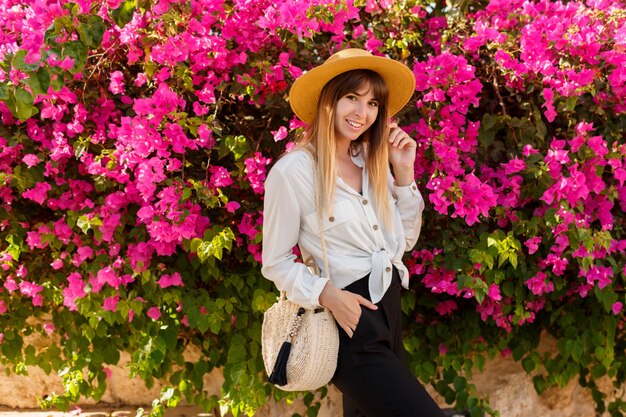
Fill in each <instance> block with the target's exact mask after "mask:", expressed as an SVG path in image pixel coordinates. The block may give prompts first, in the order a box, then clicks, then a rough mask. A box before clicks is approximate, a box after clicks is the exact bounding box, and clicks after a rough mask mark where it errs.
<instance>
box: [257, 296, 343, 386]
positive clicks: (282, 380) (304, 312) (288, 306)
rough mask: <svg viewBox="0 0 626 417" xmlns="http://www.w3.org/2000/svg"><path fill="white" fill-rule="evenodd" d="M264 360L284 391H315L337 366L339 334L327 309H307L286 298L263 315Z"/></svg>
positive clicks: (282, 298)
mask: <svg viewBox="0 0 626 417" xmlns="http://www.w3.org/2000/svg"><path fill="white" fill-rule="evenodd" d="M262 334H263V343H262V345H263V352H262V353H263V362H264V363H265V370H266V371H267V373H268V375H269V376H270V377H269V381H270V382H271V383H272V384H274V385H276V386H277V387H278V388H280V389H282V390H283V391H313V390H316V389H318V388H320V387H322V386H324V385H326V384H328V383H329V382H330V379H331V378H332V377H333V375H334V374H335V369H336V368H337V353H338V351H339V334H338V332H337V324H336V323H335V319H334V318H333V315H332V314H331V313H330V311H328V309H325V308H317V309H313V308H304V307H301V306H299V305H298V304H296V303H293V302H291V301H289V300H287V299H286V298H285V294H284V292H283V293H281V296H280V298H279V300H278V301H277V302H276V303H275V304H274V305H273V306H271V307H270V308H269V309H268V310H267V311H266V312H265V315H264V317H263V328H262Z"/></svg>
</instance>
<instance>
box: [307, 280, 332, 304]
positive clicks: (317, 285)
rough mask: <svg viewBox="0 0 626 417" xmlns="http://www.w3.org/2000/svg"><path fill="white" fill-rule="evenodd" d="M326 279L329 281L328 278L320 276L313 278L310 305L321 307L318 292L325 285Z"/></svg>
mask: <svg viewBox="0 0 626 417" xmlns="http://www.w3.org/2000/svg"><path fill="white" fill-rule="evenodd" d="M328 281H329V279H328V278H322V277H320V278H318V279H316V280H315V283H314V284H313V289H312V291H311V305H315V306H320V307H321V304H320V294H321V293H322V291H323V290H324V287H325V286H326V284H327V283H328Z"/></svg>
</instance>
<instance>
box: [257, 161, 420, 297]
mask: <svg viewBox="0 0 626 417" xmlns="http://www.w3.org/2000/svg"><path fill="white" fill-rule="evenodd" d="M352 160H353V162H354V163H355V164H356V165H357V166H359V167H361V168H363V175H362V190H363V192H362V194H360V193H358V192H356V191H355V190H353V189H352V188H351V187H350V186H348V185H347V184H346V183H345V182H343V180H342V179H341V178H340V177H339V178H337V189H336V191H335V201H334V206H333V210H332V216H326V217H324V218H323V219H322V222H321V224H320V221H319V215H318V212H317V208H316V204H315V188H314V187H315V181H314V160H313V157H312V156H311V154H310V153H309V152H307V151H306V150H303V149H298V150H295V151H293V152H291V153H289V154H286V155H285V156H283V157H282V158H281V159H279V160H278V161H277V162H276V164H275V165H274V166H273V167H272V169H271V170H270V173H269V175H268V177H267V180H266V182H265V200H264V208H263V252H262V260H263V267H262V269H261V272H262V274H263V275H264V276H265V277H266V278H267V279H269V280H271V281H273V282H274V284H275V285H276V287H277V288H278V289H279V290H280V291H285V292H286V294H287V298H288V299H290V300H291V301H293V302H295V303H297V304H300V305H302V306H303V307H317V306H319V295H320V293H321V292H322V290H323V289H324V286H325V285H326V283H327V282H328V280H329V279H330V280H331V281H332V283H333V284H334V285H335V286H336V287H337V288H345V287H346V286H348V285H350V284H352V283H353V282H355V281H357V280H359V279H361V278H363V277H364V276H366V275H368V274H370V279H369V290H370V296H371V298H372V299H371V301H372V302H374V303H377V302H379V301H380V300H381V299H382V297H383V295H384V294H385V291H386V290H387V288H389V285H390V284H391V279H392V270H393V267H394V266H395V267H396V268H397V269H398V272H399V275H400V278H401V280H402V286H403V287H405V288H407V287H408V276H409V273H408V271H407V269H406V267H405V266H404V264H403V262H402V256H403V254H404V252H405V251H408V250H411V249H412V248H413V246H414V245H415V243H416V242H417V239H418V237H419V233H420V229H421V224H422V212H423V210H424V199H423V198H422V195H421V194H420V192H419V190H418V188H417V186H416V184H415V182H413V183H411V184H409V185H407V186H401V187H400V186H396V185H395V184H394V180H393V176H392V175H391V172H389V174H388V189H389V193H388V199H389V203H390V206H391V222H390V226H389V227H384V226H383V224H382V223H381V222H379V219H378V218H377V215H376V201H375V199H374V194H373V191H372V189H371V188H370V185H369V176H368V172H367V168H366V167H365V161H364V159H363V158H362V156H361V155H357V156H353V157H352ZM320 228H321V229H323V230H324V238H325V241H326V247H327V251H326V252H327V257H328V265H329V271H323V270H322V272H321V275H317V274H315V273H314V272H313V270H312V269H311V268H309V267H307V266H306V265H305V264H304V263H302V262H298V260H297V257H296V255H295V254H294V252H293V248H294V246H296V245H298V247H299V248H300V252H301V254H302V258H303V259H308V258H309V257H311V258H312V259H313V260H314V261H315V263H316V264H317V265H319V266H320V268H323V265H324V256H323V251H322V242H321V236H320Z"/></svg>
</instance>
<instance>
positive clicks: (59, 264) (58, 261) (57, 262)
mask: <svg viewBox="0 0 626 417" xmlns="http://www.w3.org/2000/svg"><path fill="white" fill-rule="evenodd" d="M50 266H51V267H52V269H55V270H57V269H61V268H63V260H61V259H55V260H54V261H52V263H51V264H50Z"/></svg>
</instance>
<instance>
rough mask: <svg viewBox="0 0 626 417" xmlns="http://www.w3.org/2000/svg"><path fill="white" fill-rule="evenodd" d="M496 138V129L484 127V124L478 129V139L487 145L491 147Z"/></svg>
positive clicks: (486, 146)
mask: <svg viewBox="0 0 626 417" xmlns="http://www.w3.org/2000/svg"><path fill="white" fill-rule="evenodd" d="M495 138H496V130H495V129H482V126H481V127H480V129H479V130H478V141H479V142H480V143H481V144H482V145H483V146H484V147H485V148H488V147H490V146H491V145H492V144H493V142H494V140H495Z"/></svg>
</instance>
